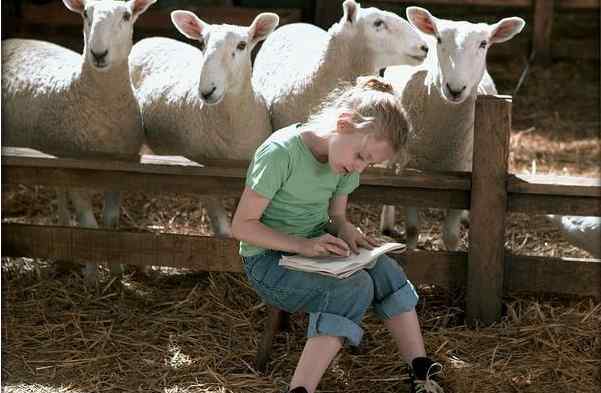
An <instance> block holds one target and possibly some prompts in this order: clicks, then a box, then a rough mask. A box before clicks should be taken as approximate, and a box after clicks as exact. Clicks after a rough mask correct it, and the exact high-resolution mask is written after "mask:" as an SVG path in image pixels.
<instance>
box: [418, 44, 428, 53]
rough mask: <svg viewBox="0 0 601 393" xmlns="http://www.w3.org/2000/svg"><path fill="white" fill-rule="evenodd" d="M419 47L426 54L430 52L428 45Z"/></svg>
mask: <svg viewBox="0 0 601 393" xmlns="http://www.w3.org/2000/svg"><path fill="white" fill-rule="evenodd" d="M419 49H421V50H422V52H424V53H425V54H428V45H422V46H420V47H419Z"/></svg>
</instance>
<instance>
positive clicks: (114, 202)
mask: <svg viewBox="0 0 601 393" xmlns="http://www.w3.org/2000/svg"><path fill="white" fill-rule="evenodd" d="M120 212H121V192H120V191H106V192H105V193H104V206H103V209H102V224H103V225H104V227H105V228H109V229H117V227H118V226H119V215H120ZM110 270H111V274H112V275H113V276H120V275H121V274H123V265H121V264H117V263H111V264H110Z"/></svg>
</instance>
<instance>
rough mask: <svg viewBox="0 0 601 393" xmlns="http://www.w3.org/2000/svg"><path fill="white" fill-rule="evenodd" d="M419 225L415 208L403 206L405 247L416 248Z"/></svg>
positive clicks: (417, 212)
mask: <svg viewBox="0 0 601 393" xmlns="http://www.w3.org/2000/svg"><path fill="white" fill-rule="evenodd" d="M420 227H421V222H420V217H419V211H418V210H417V208H415V207H409V206H407V207H405V233H406V235H407V248H408V249H410V250H415V249H417V243H418V242H419V229H420Z"/></svg>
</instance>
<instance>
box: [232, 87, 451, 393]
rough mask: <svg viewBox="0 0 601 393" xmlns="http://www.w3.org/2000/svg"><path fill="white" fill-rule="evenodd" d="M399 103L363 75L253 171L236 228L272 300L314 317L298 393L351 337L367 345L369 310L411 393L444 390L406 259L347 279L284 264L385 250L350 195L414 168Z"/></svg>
mask: <svg viewBox="0 0 601 393" xmlns="http://www.w3.org/2000/svg"><path fill="white" fill-rule="evenodd" d="M398 98H399V97H398V95H397V94H396V92H395V91H394V89H393V88H392V86H391V85H389V84H388V83H386V82H384V81H383V80H382V79H380V78H376V77H360V78H359V79H358V80H357V84H356V85H354V86H352V85H345V86H343V87H341V88H339V89H336V90H335V91H333V92H332V94H330V96H329V97H328V98H327V99H326V100H325V101H324V103H323V104H322V106H321V107H320V109H319V110H318V111H317V112H316V113H315V114H314V115H312V116H311V117H310V118H309V120H308V121H307V122H306V123H305V124H294V125H291V126H288V127H286V128H283V129H281V130H279V131H277V132H275V133H273V134H272V135H271V136H270V137H269V138H268V139H267V140H266V141H265V142H264V143H263V144H262V145H261V146H260V147H259V148H258V149H257V151H256V153H255V155H254V159H253V161H252V162H251V164H250V167H249V169H248V173H247V178H246V187H245V188H244V192H243V194H242V197H241V199H240V202H239V204H238V209H237V211H236V213H235V215H234V219H233V224H232V231H233V234H234V236H235V237H236V238H237V239H239V240H240V254H241V255H242V257H243V259H244V269H245V272H246V275H247V277H248V279H249V281H250V283H251V284H252V286H253V287H254V288H255V290H256V291H257V293H258V294H259V295H260V296H261V298H262V299H263V300H264V301H265V302H266V303H268V304H271V305H274V306H276V307H278V308H280V309H283V310H285V311H288V312H291V313H292V312H297V311H305V312H308V313H309V327H308V332H307V336H308V339H307V342H306V344H305V347H304V349H303V352H302V355H301V357H300V360H299V362H298V365H297V367H296V370H295V372H294V375H293V377H292V381H291V382H290V392H294V393H306V392H308V393H313V392H315V389H316V387H317V385H318V383H319V381H320V379H321V377H322V375H323V373H324V372H325V370H326V369H327V367H328V366H329V364H330V362H331V361H332V359H333V358H334V357H335V355H336V354H337V353H338V351H339V350H340V348H341V347H342V345H343V341H344V340H348V342H349V343H350V344H351V345H358V344H359V342H360V341H361V336H362V335H363V330H362V328H361V326H360V324H361V320H362V318H363V316H364V314H365V312H366V310H367V308H368V307H369V306H373V308H374V310H375V313H376V315H377V316H378V317H379V318H380V319H382V320H383V322H384V325H385V326H386V327H387V328H388V330H389V331H390V332H391V333H392V335H393V337H394V339H395V341H396V343H397V345H398V348H399V351H400V352H401V355H402V356H403V358H404V360H405V361H406V362H407V363H408V364H409V365H410V376H411V379H410V384H411V391H412V392H432V393H440V392H442V391H443V390H442V388H441V387H440V386H439V385H438V383H437V382H435V381H434V379H433V378H432V377H433V376H434V374H439V373H440V371H441V368H442V366H441V365H440V364H439V363H435V362H434V361H432V360H431V359H429V358H428V357H426V352H425V348H424V344H423V338H422V335H421V331H420V326H419V321H418V318H417V314H416V312H415V305H416V303H417V300H418V296H417V293H416V291H415V289H414V287H413V285H412V284H411V283H410V282H409V280H408V279H407V277H406V276H405V273H404V272H403V270H402V268H401V267H400V266H399V265H398V264H397V263H396V261H394V260H393V259H391V258H390V257H388V256H386V255H382V256H381V257H379V258H378V260H377V262H376V264H375V266H374V267H373V268H371V269H369V270H361V271H359V272H357V273H355V274H353V275H352V276H350V277H348V278H346V279H338V278H334V277H329V276H324V275H320V274H317V273H307V272H302V271H295V270H288V269H286V268H284V267H282V266H280V265H279V264H278V262H279V259H280V257H281V256H282V255H283V254H286V253H297V254H301V255H304V256H308V257H316V256H329V255H341V256H347V255H349V254H350V252H353V253H357V252H358V248H359V247H364V248H369V249H371V248H372V247H373V246H375V245H377V243H376V242H375V241H374V240H373V239H372V238H370V237H368V236H366V235H364V234H363V233H362V232H361V231H360V230H359V229H358V228H356V227H355V226H354V225H353V224H351V223H350V222H349V221H348V220H347V218H346V207H347V198H348V194H350V193H351V192H352V191H353V190H354V189H355V188H356V187H357V186H358V185H359V175H360V173H361V172H363V170H365V168H367V167H368V166H370V165H373V164H377V163H382V162H385V161H391V162H406V154H407V138H408V133H409V132H410V127H409V125H408V124H407V121H406V117H405V115H404V110H403V109H402V108H401V106H400V103H399V102H400V101H399V99H398Z"/></svg>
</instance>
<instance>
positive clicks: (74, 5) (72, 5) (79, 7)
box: [63, 0, 86, 14]
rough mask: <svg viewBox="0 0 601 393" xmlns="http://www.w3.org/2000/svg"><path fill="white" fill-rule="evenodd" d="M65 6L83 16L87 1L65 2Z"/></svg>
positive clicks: (69, 0)
mask: <svg viewBox="0 0 601 393" xmlns="http://www.w3.org/2000/svg"><path fill="white" fill-rule="evenodd" d="M63 4H64V5H65V7H67V8H68V9H69V10H71V11H73V12H77V13H78V14H81V13H82V12H83V10H84V9H85V8H86V0H63Z"/></svg>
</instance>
